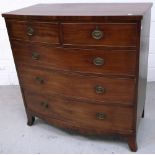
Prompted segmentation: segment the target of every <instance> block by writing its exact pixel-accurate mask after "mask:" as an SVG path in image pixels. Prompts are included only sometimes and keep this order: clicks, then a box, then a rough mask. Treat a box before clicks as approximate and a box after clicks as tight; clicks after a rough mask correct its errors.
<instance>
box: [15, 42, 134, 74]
mask: <svg viewBox="0 0 155 155" xmlns="http://www.w3.org/2000/svg"><path fill="white" fill-rule="evenodd" d="M12 44H13V52H14V55H15V59H16V62H17V63H19V64H31V65H32V66H40V67H45V68H52V69H53V68H54V69H57V70H65V71H71V72H81V73H93V74H104V75H131V76H134V75H135V70H136V51H130V50H92V49H89V50H84V49H83V50H82V49H81V50H80V49H67V48H54V47H50V46H41V45H32V44H23V43H21V42H17V41H13V42H12Z"/></svg>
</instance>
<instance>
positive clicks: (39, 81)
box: [35, 76, 44, 84]
mask: <svg viewBox="0 0 155 155" xmlns="http://www.w3.org/2000/svg"><path fill="white" fill-rule="evenodd" d="M35 80H36V81H37V82H38V83H39V84H43V83H44V79H43V78H42V77H40V76H37V77H36V79H35Z"/></svg>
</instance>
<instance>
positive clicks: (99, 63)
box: [93, 57, 104, 66]
mask: <svg viewBox="0 0 155 155" xmlns="http://www.w3.org/2000/svg"><path fill="white" fill-rule="evenodd" d="M93 63H94V65H96V66H102V65H103V64H104V59H103V58H100V57H97V58H95V59H94V60H93Z"/></svg>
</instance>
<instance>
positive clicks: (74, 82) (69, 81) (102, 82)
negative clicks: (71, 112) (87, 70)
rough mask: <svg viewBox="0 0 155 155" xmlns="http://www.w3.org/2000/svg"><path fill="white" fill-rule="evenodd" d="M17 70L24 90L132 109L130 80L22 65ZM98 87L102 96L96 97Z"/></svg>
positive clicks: (131, 85)
mask: <svg viewBox="0 0 155 155" xmlns="http://www.w3.org/2000/svg"><path fill="white" fill-rule="evenodd" d="M21 65H22V64H21ZM18 69H19V72H20V73H21V75H20V78H21V82H22V84H23V88H24V89H25V90H29V89H31V90H33V91H34V92H36V91H38V92H40V91H42V90H44V93H46V94H50V93H52V94H62V95H64V96H68V97H73V98H81V99H86V100H92V101H93V100H94V101H99V102H110V103H111V102H114V103H122V104H125V105H133V101H134V91H135V90H134V89H135V80H133V79H126V78H124V79H121V78H110V77H98V76H84V75H74V74H73V73H72V74H67V73H65V74H64V73H62V72H57V71H55V70H54V71H52V70H51V71H50V72H48V71H45V70H41V69H37V68H35V69H33V68H32V67H31V68H30V67H27V66H24V65H22V66H18ZM37 78H40V79H41V80H42V82H40V81H39V80H37ZM97 86H101V87H103V88H104V89H105V92H103V93H101V94H97V93H96V87H97Z"/></svg>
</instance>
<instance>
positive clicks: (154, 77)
mask: <svg viewBox="0 0 155 155" xmlns="http://www.w3.org/2000/svg"><path fill="white" fill-rule="evenodd" d="M73 2H74V3H79V2H80V3H87V2H88V3H89V2H92V3H97V2H100V3H101V2H103V3H104V2H108V3H109V2H125V3H126V2H153V3H154V6H153V8H152V17H151V33H150V51H149V65H148V81H155V0H136V1H135V0H74V1H71V0H66V1H65V0H29V1H28V0H1V1H0V13H4V12H8V11H12V10H16V9H19V8H22V7H26V6H30V5H33V4H37V3H73ZM16 84H18V78H17V75H16V70H15V66H14V61H13V57H12V53H11V49H10V44H9V40H8V36H7V31H6V27H5V22H4V19H3V18H2V17H0V85H16Z"/></svg>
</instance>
